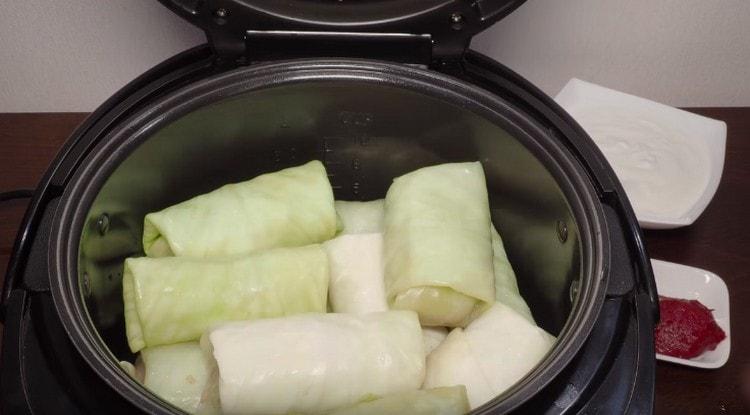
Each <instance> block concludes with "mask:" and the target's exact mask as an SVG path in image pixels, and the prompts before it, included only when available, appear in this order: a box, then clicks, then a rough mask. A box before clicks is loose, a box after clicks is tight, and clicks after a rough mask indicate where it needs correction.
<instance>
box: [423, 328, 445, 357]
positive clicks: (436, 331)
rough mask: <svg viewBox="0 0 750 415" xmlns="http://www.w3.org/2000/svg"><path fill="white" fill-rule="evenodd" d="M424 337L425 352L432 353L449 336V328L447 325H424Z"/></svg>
mask: <svg viewBox="0 0 750 415" xmlns="http://www.w3.org/2000/svg"><path fill="white" fill-rule="evenodd" d="M422 337H424V352H425V354H430V353H432V351H433V350H435V349H437V347H438V346H439V345H440V343H442V342H443V340H445V338H446V337H448V329H446V328H445V327H422Z"/></svg>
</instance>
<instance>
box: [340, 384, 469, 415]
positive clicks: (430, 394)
mask: <svg viewBox="0 0 750 415" xmlns="http://www.w3.org/2000/svg"><path fill="white" fill-rule="evenodd" d="M467 412H469V400H468V399H467V398H466V387H464V386H463V385H458V386H452V387H449V388H435V389H428V390H416V391H411V392H404V393H397V394H394V395H388V396H384V397H382V398H380V399H376V400H374V401H370V402H363V403H360V404H357V405H353V406H350V407H347V408H342V409H338V410H335V411H333V412H331V413H330V414H329V415H382V414H413V415H463V414H465V413H467Z"/></svg>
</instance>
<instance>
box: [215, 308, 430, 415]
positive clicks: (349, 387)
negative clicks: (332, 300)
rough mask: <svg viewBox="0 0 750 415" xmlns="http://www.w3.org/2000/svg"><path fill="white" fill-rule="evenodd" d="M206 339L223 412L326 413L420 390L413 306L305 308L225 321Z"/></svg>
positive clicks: (420, 347) (419, 349)
mask: <svg viewBox="0 0 750 415" xmlns="http://www.w3.org/2000/svg"><path fill="white" fill-rule="evenodd" d="M201 344H202V346H203V347H204V349H205V350H207V351H208V352H209V353H211V355H212V356H213V357H214V359H215V360H216V362H217V365H218V370H219V395H220V401H221V408H222V411H223V413H224V414H227V415H231V414H263V415H273V414H288V413H300V414H322V413H326V412H328V411H331V410H334V409H337V408H341V407H343V406H346V405H352V404H355V403H358V402H361V401H362V400H364V399H367V398H371V397H373V396H385V395H389V394H394V393H401V392H408V391H413V390H416V389H419V387H420V386H421V385H422V382H423V380H424V370H425V367H424V364H425V355H424V346H423V344H422V332H421V330H420V327H419V321H418V319H417V315H416V314H415V313H414V312H411V311H387V312H382V313H369V314H333V313H331V314H317V313H308V314H300V315H296V316H289V317H283V318H271V319H260V320H253V321H248V322H235V323H227V324H223V325H220V326H217V327H215V328H213V329H210V330H209V331H208V332H207V333H206V335H204V337H203V338H202V340H201Z"/></svg>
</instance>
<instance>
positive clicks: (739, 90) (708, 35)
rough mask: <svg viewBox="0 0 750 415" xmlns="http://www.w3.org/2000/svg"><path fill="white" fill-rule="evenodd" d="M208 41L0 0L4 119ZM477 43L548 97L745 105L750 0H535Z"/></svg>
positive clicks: (143, 9) (82, 0) (84, 97)
mask: <svg viewBox="0 0 750 415" xmlns="http://www.w3.org/2000/svg"><path fill="white" fill-rule="evenodd" d="M203 39H204V38H203V35H202V33H201V32H200V31H198V30H197V29H195V28H193V27H191V26H190V25H189V24H187V23H186V22H184V21H183V20H181V19H180V18H178V17H176V16H175V15H173V14H172V13H171V12H169V11H168V10H166V9H165V8H164V7H162V6H161V5H159V4H158V3H157V2H156V1H155V0H0V112H24V111H91V110H93V109H94V108H96V106H98V105H99V104H100V103H102V102H103V101H104V100H105V99H106V98H107V97H108V96H110V95H111V94H112V93H114V92H115V91H116V90H117V89H118V88H120V87H121V86H123V85H124V84H125V83H127V82H128V81H130V80H132V79H133V78H135V77H136V76H137V75H138V74H140V73H142V72H144V71H145V70H146V69H148V68H150V67H151V66H153V65H155V64H157V63H158V62H160V61H162V60H163V59H165V58H166V57H168V56H171V55H173V54H175V53H177V52H179V51H182V50H184V49H186V48H188V47H190V46H193V45H196V44H199V43H201V42H203ZM473 47H474V48H475V49H477V50H479V51H481V52H483V53H485V54H488V55H490V56H492V57H493V58H495V59H497V60H499V61H500V62H502V63H504V64H506V65H508V66H509V67H511V68H512V69H514V70H516V71H517V72H519V73H521V74H522V75H523V76H525V77H526V78H528V79H529V80H531V81H532V82H534V83H535V84H536V85H537V86H539V87H540V88H542V90H544V91H545V92H547V93H548V94H550V95H554V94H556V93H557V91H559V89H560V88H562V86H563V85H564V84H565V82H567V80H568V79H570V78H571V77H578V78H582V79H585V80H588V81H591V82H595V83H599V84H602V85H605V86H609V87H612V88H615V89H620V90H623V91H627V92H630V93H634V94H637V95H641V96H645V97H648V98H651V99H655V100H658V101H661V102H665V103H668V104H671V105H676V106H750V1H749V0H627V1H623V0H528V1H527V3H526V4H525V5H523V6H522V7H521V8H520V9H519V10H517V11H516V12H515V13H513V14H512V15H511V16H509V17H507V18H506V19H504V20H503V21H501V22H500V23H498V24H496V25H495V26H493V27H492V28H490V29H489V30H487V31H486V32H484V33H482V34H481V35H480V36H478V37H477V38H476V39H475V40H474V42H473Z"/></svg>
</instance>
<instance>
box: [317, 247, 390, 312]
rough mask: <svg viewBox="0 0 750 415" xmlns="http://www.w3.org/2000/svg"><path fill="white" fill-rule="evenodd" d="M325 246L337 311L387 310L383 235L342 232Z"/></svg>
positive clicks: (331, 298) (330, 296)
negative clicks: (345, 233)
mask: <svg viewBox="0 0 750 415" xmlns="http://www.w3.org/2000/svg"><path fill="white" fill-rule="evenodd" d="M323 246H324V247H325V249H326V252H327V253H328V262H329V265H330V269H331V278H330V285H329V301H330V302H331V308H332V310H333V312H334V313H370V312H376V311H388V304H387V303H386V301H385V288H384V286H383V252H382V251H383V235H382V234H379V233H369V234H355V235H340V236H338V237H336V238H334V239H332V240H330V241H328V242H326V243H325V244H323Z"/></svg>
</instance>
